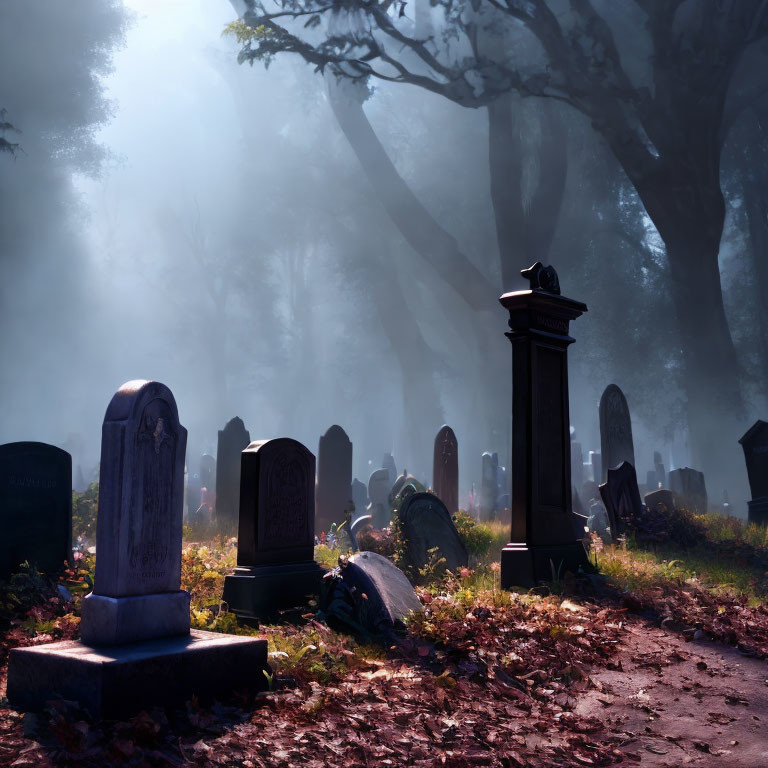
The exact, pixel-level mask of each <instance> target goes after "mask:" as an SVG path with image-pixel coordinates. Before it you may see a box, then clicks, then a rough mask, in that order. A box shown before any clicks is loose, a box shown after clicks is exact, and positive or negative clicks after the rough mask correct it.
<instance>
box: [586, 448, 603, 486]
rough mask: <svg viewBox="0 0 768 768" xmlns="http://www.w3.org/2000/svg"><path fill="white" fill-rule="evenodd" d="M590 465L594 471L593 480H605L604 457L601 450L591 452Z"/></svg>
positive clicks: (594, 481) (598, 482) (591, 478)
mask: <svg viewBox="0 0 768 768" xmlns="http://www.w3.org/2000/svg"><path fill="white" fill-rule="evenodd" d="M589 467H590V470H591V472H592V475H591V477H590V478H589V480H591V481H592V482H593V483H595V484H600V483H602V482H603V479H604V478H603V457H602V455H601V454H600V452H599V451H590V452H589Z"/></svg>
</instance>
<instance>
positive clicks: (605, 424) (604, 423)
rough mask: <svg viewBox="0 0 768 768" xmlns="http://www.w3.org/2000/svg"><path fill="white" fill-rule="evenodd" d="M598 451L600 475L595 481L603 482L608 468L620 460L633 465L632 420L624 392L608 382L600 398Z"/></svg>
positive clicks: (611, 467) (617, 464) (613, 466)
mask: <svg viewBox="0 0 768 768" xmlns="http://www.w3.org/2000/svg"><path fill="white" fill-rule="evenodd" d="M600 453H601V456H602V464H603V469H602V476H601V477H600V479H599V480H598V478H597V477H595V482H603V481H604V480H605V479H606V477H607V473H608V470H609V469H615V468H616V467H618V466H619V465H620V464H622V462H625V461H627V462H629V463H630V464H631V465H632V466H633V467H634V466H635V446H634V443H633V442H632V422H631V420H630V417H629V406H628V405H627V398H626V397H624V393H623V392H622V391H621V390H620V389H619V388H618V387H617V386H616V385H615V384H609V385H608V386H607V387H606V388H605V391H604V392H603V395H602V397H601V398H600Z"/></svg>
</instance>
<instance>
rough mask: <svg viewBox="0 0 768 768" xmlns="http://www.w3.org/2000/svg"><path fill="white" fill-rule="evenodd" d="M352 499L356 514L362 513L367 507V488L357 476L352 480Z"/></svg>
mask: <svg viewBox="0 0 768 768" xmlns="http://www.w3.org/2000/svg"><path fill="white" fill-rule="evenodd" d="M352 501H353V502H354V504H355V511H356V512H357V513H358V514H362V513H363V512H365V510H366V509H367V508H368V488H367V487H366V486H365V483H361V482H360V481H359V480H358V479H357V478H355V479H354V480H353V481H352Z"/></svg>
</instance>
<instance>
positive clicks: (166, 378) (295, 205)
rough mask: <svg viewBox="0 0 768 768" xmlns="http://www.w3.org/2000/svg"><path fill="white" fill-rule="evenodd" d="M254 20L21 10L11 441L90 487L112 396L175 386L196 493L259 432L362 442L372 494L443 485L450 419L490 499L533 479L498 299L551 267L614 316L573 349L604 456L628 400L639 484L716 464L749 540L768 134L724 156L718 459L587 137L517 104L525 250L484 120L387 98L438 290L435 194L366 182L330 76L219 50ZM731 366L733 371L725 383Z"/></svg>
mask: <svg viewBox="0 0 768 768" xmlns="http://www.w3.org/2000/svg"><path fill="white" fill-rule="evenodd" d="M597 5H598V6H600V7H601V8H602V7H603V5H601V4H600V3H598V4H597ZM618 5H619V6H621V5H624V4H618ZM625 5H626V8H627V12H626V13H625V14H622V13H620V12H615V11H614V12H613V15H612V16H611V23H612V24H613V25H614V29H615V34H616V35H617V36H618V37H619V38H620V39H623V40H625V41H626V47H625V48H622V56H623V58H624V60H625V61H626V64H625V66H626V68H627V70H628V71H631V72H632V76H633V77H636V78H637V79H638V80H642V79H643V78H644V77H647V74H646V73H645V58H646V57H647V47H644V46H643V44H642V42H641V41H640V42H638V40H639V36H638V37H637V39H636V38H635V37H634V36H633V34H632V29H633V23H632V18H633V17H632V15H631V12H630V9H631V8H634V4H632V3H626V4H625ZM408 13H409V14H410V10H408ZM432 14H433V19H432V22H433V23H435V22H436V19H435V18H434V11H433V12H432ZM236 20H237V11H236V10H235V8H234V7H233V5H232V4H231V3H230V2H229V1H228V0H125V2H118V1H117V0H76V1H73V2H70V3H67V4H66V5H64V4H61V3H56V2H53V0H33V2H29V0H4V2H3V3H2V5H0V61H2V65H0V108H2V109H3V110H5V112H4V114H5V117H4V120H5V121H7V122H8V123H9V124H10V125H11V126H12V128H9V129H7V130H5V131H4V132H3V133H2V136H4V137H5V139H6V140H7V141H9V142H12V143H13V144H17V145H18V146H17V148H16V149H15V150H14V151H12V152H11V151H6V152H0V270H2V280H0V312H1V313H2V324H1V325H0V345H2V349H3V352H4V354H3V361H4V363H3V366H2V372H1V373H0V398H1V399H2V403H3V407H2V410H1V411H0V442H3V443H5V442H11V441H16V440H39V441H43V442H48V443H52V444H55V445H59V446H61V447H64V448H65V449H66V450H68V451H70V452H71V453H72V455H73V466H80V467H81V468H82V471H83V473H84V474H86V475H87V476H88V475H90V476H92V475H93V472H94V469H95V467H96V465H97V462H98V460H99V451H100V440H101V423H102V420H103V417H104V412H105V409H106V406H107V404H108V402H109V400H110V398H111V396H112V394H113V393H114V392H115V391H116V390H117V389H118V388H119V387H120V385H121V384H122V383H124V382H125V381H128V380H131V379H137V378H143V379H155V380H158V381H161V382H163V383H164V384H166V385H167V386H168V387H170V389H171V390H172V392H173V393H174V395H175V398H176V401H177V403H178V407H179V417H180V420H181V422H182V424H183V425H184V426H186V427H187V429H188V430H189V438H188V449H187V450H188V453H187V463H188V465H189V466H190V469H193V468H194V467H195V465H196V463H197V462H198V461H199V456H200V455H201V454H202V453H204V452H210V453H214V455H215V450H216V439H217V430H219V429H222V428H223V426H224V425H225V423H226V422H227V421H228V420H229V419H230V418H232V417H233V416H240V417H241V418H242V419H243V421H244V422H245V426H246V428H247V429H248V430H249V431H250V435H251V438H252V439H253V440H257V439H266V438H272V437H283V436H285V437H292V438H294V439H296V440H299V441H300V442H302V443H304V444H305V445H306V446H307V447H308V448H309V449H310V450H312V451H313V452H317V446H318V439H319V437H320V435H321V434H323V433H324V432H325V430H326V429H327V428H328V427H329V426H330V425H332V424H339V425H341V426H342V427H343V428H344V429H345V431H346V432H347V434H348V435H349V437H350V439H351V440H352V442H353V445H354V449H353V474H354V476H356V477H357V478H359V479H360V480H362V481H363V482H367V479H368V476H369V475H370V473H371V472H372V471H373V470H375V469H378V468H379V466H380V465H381V461H382V457H383V455H384V453H385V452H392V453H393V455H394V457H395V461H396V463H397V468H398V470H399V471H402V470H403V469H404V468H407V470H408V472H409V473H412V474H414V475H415V476H416V477H417V478H418V479H419V480H422V481H424V482H425V483H426V484H427V485H430V484H431V479H432V446H433V440H434V437H435V435H436V433H437V431H438V430H439V428H440V427H441V425H442V424H444V423H445V424H449V425H451V427H452V428H453V429H454V431H455V433H456V435H457V438H458V443H459V471H460V486H461V487H460V502H461V503H462V504H465V503H466V499H467V495H468V494H469V492H470V490H471V489H472V487H473V484H474V485H477V486H478V487H479V483H480V472H481V458H480V457H481V454H482V452H483V451H491V452H498V454H499V460H500V463H501V464H503V465H505V466H509V464H510V450H511V446H510V437H511V359H512V356H511V349H510V344H509V341H508V340H507V339H506V338H505V337H504V332H505V331H506V330H507V317H506V313H505V312H504V310H503V309H502V308H501V306H500V305H499V303H498V297H499V296H500V295H501V294H502V293H504V292H506V291H512V290H520V289H523V288H524V287H526V283H525V281H524V280H523V279H522V278H521V277H520V276H519V270H520V269H523V268H525V267H528V266H530V264H531V263H533V262H534V261H536V260H541V261H542V262H544V263H545V264H550V263H551V264H552V265H553V266H554V267H555V268H556V269H557V271H558V274H559V278H560V285H561V288H562V292H563V294H564V295H566V296H568V297H571V298H573V299H577V300H579V301H584V302H585V303H586V304H587V306H588V307H589V312H588V313H587V314H586V315H585V316H584V317H582V318H581V319H579V320H578V321H576V322H575V323H574V324H573V327H572V335H573V336H574V338H575V343H574V344H573V345H572V346H571V348H570V351H569V361H570V381H569V384H570V408H571V422H572V424H573V427H574V435H575V439H576V440H578V442H580V443H581V445H582V447H583V450H584V455H585V460H586V457H587V455H588V451H589V450H594V451H599V450H600V433H599V421H598V402H599V400H600V395H601V393H602V391H603V390H604V389H605V387H606V386H607V385H608V384H610V383H615V384H618V385H619V386H620V387H621V388H622V390H623V391H624V393H625V394H626V397H627V400H628V403H629V407H630V411H631V414H632V429H633V434H634V442H635V456H636V460H637V472H638V477H639V478H640V479H641V481H642V478H644V477H645V473H646V471H647V470H651V469H653V452H654V451H659V452H661V454H662V457H663V459H664V462H665V464H666V465H667V469H668V470H669V469H672V468H675V467H683V466H694V467H697V468H700V469H703V470H704V471H705V472H706V473H707V485H708V491H709V497H710V504H711V505H712V506H717V505H718V504H721V503H722V501H723V498H724V497H723V494H724V492H727V494H728V499H729V501H730V504H731V512H732V513H733V514H737V515H739V516H742V517H746V501H747V499H748V498H749V489H748V486H747V478H746V471H745V468H744V461H743V455H742V453H741V448H740V446H739V445H738V443H737V442H736V439H737V438H738V437H740V436H741V435H742V434H743V433H744V432H746V430H747V429H748V428H749V426H751V424H752V423H753V422H754V421H755V420H756V419H757V418H764V419H765V418H766V413H768V386H767V385H766V381H768V346H766V347H765V348H763V346H761V344H762V342H761V340H760V339H761V336H760V333H761V331H760V322H761V319H762V318H764V317H765V316H766V311H767V310H768V296H766V294H765V293H763V292H762V291H761V288H760V283H759V282H758V281H757V280H756V278H755V277H754V275H755V274H756V273H755V268H754V266H753V264H754V261H753V259H762V260H763V261H765V259H766V254H765V252H759V244H758V243H756V242H755V235H754V233H752V234H750V233H751V230H750V222H749V218H748V214H749V186H748V184H747V181H751V182H752V183H753V184H756V185H757V186H758V187H759V186H760V185H761V184H764V183H765V180H766V178H768V173H767V174H766V175H765V176H763V177H760V176H758V177H757V178H756V179H754V178H751V177H750V178H749V179H747V176H748V174H750V173H751V174H752V175H754V174H756V173H758V171H757V170H756V169H758V168H762V167H763V166H761V165H760V163H764V162H765V158H766V154H767V153H766V147H768V134H767V133H766V132H765V125H766V122H765V119H764V115H765V114H766V113H765V112H759V113H758V117H756V118H754V116H753V115H752V114H751V113H750V114H747V113H744V114H743V115H741V116H740V117H739V118H738V119H737V120H736V121H735V122H734V124H733V126H732V127H731V128H730V131H729V133H728V137H727V139H726V140H725V142H724V146H723V153H722V159H721V169H720V180H721V186H722V188H723V194H724V199H725V206H726V219H725V229H724V233H723V236H722V240H721V243H720V252H719V262H720V273H721V283H722V292H723V302H724V306H725V313H726V316H727V322H728V327H729V329H730V333H731V336H732V338H733V343H734V347H735V350H736V353H737V355H738V370H734V371H733V376H734V377H735V379H736V380H737V382H738V388H739V392H740V394H741V397H742V404H741V405H740V407H739V408H738V409H736V410H735V411H734V410H732V409H729V408H728V407H726V406H727V403H723V407H722V410H720V409H717V408H713V409H710V411H709V415H708V418H709V419H710V420H711V425H710V426H709V432H710V433H711V434H717V435H719V436H720V437H719V438H718V439H719V440H722V441H724V442H725V443H726V446H725V448H724V449H723V451H714V450H713V452H712V454H711V455H709V454H706V455H705V454H702V452H701V450H700V448H697V449H696V450H694V446H693V444H692V441H691V437H690V417H689V415H688V414H689V411H688V410H687V407H686V403H687V390H686V388H685V384H686V377H689V376H691V375H698V373H696V374H692V373H691V372H690V371H687V370H686V363H685V359H684V355H683V351H682V349H683V348H682V343H681V340H680V337H679V335H678V333H677V331H676V322H675V317H676V312H677V311H679V307H678V306H677V305H676V301H675V299H674V298H673V296H672V294H671V293H670V291H669V286H670V282H671V277H670V267H669V261H668V258H667V251H666V249H665V245H664V242H663V241H662V238H661V237H660V236H659V234H658V232H657V231H656V228H655V227H654V224H653V222H652V221H651V219H650V218H649V215H648V212H647V210H646V208H645V207H644V204H643V202H642V201H641V200H640V198H639V197H638V194H637V192H636V190H635V189H634V188H633V185H632V184H631V183H630V182H629V181H628V179H627V176H626V174H625V171H624V169H623V168H622V166H621V165H620V163H619V162H618V161H617V159H616V158H615V157H614V156H613V155H612V153H611V151H610V149H609V148H608V147H607V146H606V143H605V141H604V140H603V139H602V138H601V136H599V135H598V133H597V132H596V131H595V129H594V127H593V126H592V124H591V122H590V120H589V119H587V118H586V117H585V116H584V115H583V114H581V113H580V112H578V111H577V110H575V109H573V108H572V107H570V106H568V105H567V104H562V103H558V102H555V101H554V100H551V99H546V98H534V97H529V98H522V97H520V96H518V95H513V96H510V97H509V99H510V106H509V109H510V110H511V113H510V114H512V115H513V118H512V121H511V128H512V133H511V134H510V135H512V136H513V137H514V139H515V141H514V142H513V144H514V147H516V150H515V151H516V154H515V155H514V157H512V158H504V159H503V160H504V162H506V161H507V160H510V162H512V161H515V158H516V161H515V162H516V163H517V165H516V167H517V168H518V172H519V180H518V181H517V182H516V185H515V189H516V194H517V196H518V197H519V199H520V201H521V202H520V206H521V207H520V210H521V211H522V212H523V213H524V214H525V215H526V216H527V218H525V220H524V221H518V220H517V219H515V218H514V217H513V216H512V215H511V214H510V216H509V222H508V223H509V226H510V228H511V229H512V235H511V242H512V246H511V250H509V249H508V250H506V251H505V245H504V242H505V241H504V237H503V236H501V235H500V233H499V230H498V225H499V220H500V219H499V217H498V216H497V217H496V218H495V217H494V204H495V201H494V199H493V198H492V188H493V179H492V174H491V170H490V165H489V153H490V154H491V155H492V151H491V150H492V147H491V146H489V114H488V111H487V110H486V109H485V108H484V107H482V108H481V107H478V108H467V107H466V106H462V105H460V104H458V103H454V102H452V101H450V100H448V99H446V98H443V97H441V96H440V95H439V94H437V93H430V92H428V91H425V90H424V89H422V88H419V87H416V86H415V85H408V84H399V83H388V82H383V81H380V80H379V81H372V82H370V83H369V84H368V86H367V87H368V88H369V90H370V92H369V93H367V94H366V98H365V101H364V112H365V115H366V116H367V120H368V121H369V122H370V125H371V127H372V128H373V130H374V133H375V137H376V138H377V139H378V142H380V144H381V146H382V147H383V149H384V150H385V152H386V156H387V157H388V158H389V160H390V161H391V163H392V164H393V165H394V168H395V170H396V171H397V172H398V174H399V176H400V177H401V179H402V181H403V182H404V183H405V185H406V186H407V188H408V189H410V192H411V193H412V194H413V196H415V198H416V200H417V201H418V202H419V204H420V205H421V206H423V209H424V211H425V213H426V214H428V216H429V217H430V221H431V222H432V223H433V224H434V226H435V227H437V228H439V229H440V231H441V232H443V233H447V235H448V236H449V237H450V238H452V241H450V240H445V242H444V243H443V242H442V241H441V242H440V245H439V248H438V247H437V246H434V248H436V249H438V250H439V252H440V253H439V254H438V255H439V256H440V258H441V259H442V264H443V267H442V268H441V269H440V270H438V269H436V268H435V266H434V264H433V263H430V260H429V249H430V247H432V246H430V245H429V244H427V246H425V247H424V248H422V249H421V250H419V249H418V248H417V247H415V245H414V243H415V242H416V241H417V239H418V237H419V236H420V234H419V233H427V235H425V237H426V238H427V239H429V237H430V235H429V233H430V232H432V231H437V230H436V229H434V230H433V229H430V227H432V226H433V224H429V225H427V224H423V226H422V224H420V223H418V222H416V223H413V222H411V221H410V220H409V219H408V217H416V216H418V217H421V219H420V221H421V222H422V223H423V222H424V220H425V219H424V217H423V216H422V215H421V213H420V210H421V209H419V210H418V211H417V210H416V209H415V208H414V206H413V204H412V203H411V202H410V198H406V197H403V196H400V197H398V195H397V194H395V193H394V192H393V190H394V187H391V188H390V189H389V192H390V193H392V195H393V197H387V196H386V194H385V195H383V194H382V191H381V189H380V188H378V187H377V185H376V184H375V183H373V182H375V178H374V179H372V178H371V173H372V172H373V173H377V171H376V170H375V167H376V166H375V162H373V161H372V162H371V165H370V166H369V167H364V165H363V164H361V162H360V159H359V158H358V156H357V155H356V152H355V151H354V149H353V148H352V146H351V145H350V140H349V138H350V136H352V133H351V132H352V131H354V130H356V128H355V125H358V127H359V124H356V123H354V122H353V114H352V113H351V112H350V122H348V123H346V124H345V123H344V122H343V119H340V112H339V110H340V107H339V103H340V102H339V103H336V104H335V105H334V104H333V103H332V100H331V96H329V79H330V76H326V77H323V76H322V75H321V74H318V73H317V72H315V71H314V68H313V67H312V66H309V65H307V64H306V63H305V62H304V61H302V60H301V59H300V58H299V57H295V56H294V57H288V56H276V57H275V58H274V60H273V61H271V62H270V65H269V68H265V67H264V66H263V65H262V63H260V62H255V63H254V64H253V65H252V66H251V65H249V63H248V62H244V63H242V64H239V63H238V53H239V51H240V50H241V45H240V44H239V43H238V42H237V40H236V39H235V37H234V36H233V35H232V34H224V31H225V28H226V27H227V25H229V24H230V23H232V22H234V21H236ZM522 50H527V49H522ZM537 55H538V54H537V52H536V51H535V50H534V49H533V48H531V53H530V56H531V60H532V61H533V60H535V58H536V56H537ZM744 77H747V75H744ZM739 82H741V81H739ZM331 85H332V87H333V84H331ZM490 119H493V118H492V117H491V118H490ZM553 125H554V126H555V128H552V126H553ZM365 136H367V134H366V135H365ZM365 136H364V135H363V134H359V136H358V137H359V138H360V139H361V141H362V140H363V139H364V138H365ZM558 158H560V159H559V160H558V162H559V166H558V167H559V169H560V170H559V171H558V170H557V169H556V168H551V167H550V165H551V164H553V163H554V162H555V160H557V159H558ZM371 169H374V170H373V171H372V170H371ZM383 172H384V171H382V173H383ZM558 172H561V175H562V179H563V180H562V183H561V184H560V187H559V188H557V186H556V185H555V186H552V187H551V188H550V187H549V186H547V184H548V183H549V181H548V180H550V179H551V176H552V175H557V173H558ZM763 188H764V187H763ZM398 201H399V202H398ZM555 202H556V203H557V204H555ZM398 205H400V206H401V208H398ZM523 225H524V226H525V227H526V229H525V231H523V230H522V229H521V227H522V226H523ZM409 227H411V228H410V229H409ZM419 227H421V228H419ZM539 229H540V230H542V232H539V231H538V230H539ZM417 230H418V231H417ZM434 242H436V241H434V240H433V241H432V243H434ZM452 248H453V249H455V253H454V251H452V250H451V249H452ZM425 253H426V256H425ZM755 253H757V255H755ZM457 254H458V255H457ZM459 256H460V257H461V260H460V259H459ZM469 268H471V269H472V270H475V271H476V272H477V273H478V274H479V275H481V276H482V278H483V280H484V281H485V284H486V285H487V291H486V292H485V293H483V294H482V296H483V298H482V301H481V302H479V306H477V305H476V306H472V305H471V303H470V302H468V301H467V297H466V296H464V295H461V293H460V291H459V290H457V285H456V283H457V281H456V280H455V279H452V277H451V276H452V275H454V276H455V275H457V274H459V273H460V272H461V270H466V269H469ZM458 282H461V281H460V280H459V281H458ZM459 287H460V286H459ZM762 322H765V321H764V320H762ZM711 364H712V373H713V375H715V374H716V373H717V372H718V369H719V368H720V367H721V365H722V362H721V361H720V360H719V359H718V358H717V355H715V354H713V359H712V363H711ZM723 452H725V454H726V456H727V458H726V459H723Z"/></svg>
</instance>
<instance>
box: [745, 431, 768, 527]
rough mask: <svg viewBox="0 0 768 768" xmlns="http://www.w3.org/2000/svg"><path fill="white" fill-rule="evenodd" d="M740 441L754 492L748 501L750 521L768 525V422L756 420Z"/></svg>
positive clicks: (751, 488) (750, 487)
mask: <svg viewBox="0 0 768 768" xmlns="http://www.w3.org/2000/svg"><path fill="white" fill-rule="evenodd" d="M739 443H741V447H742V448H743V449H744V458H745V460H746V462H747V478H748V479H749V489H750V491H751V492H752V501H750V502H749V503H748V508H749V522H750V523H757V524H758V525H768V423H766V422H765V421H760V420H758V421H756V422H755V423H754V424H753V425H752V426H751V427H750V429H749V430H748V431H747V433H746V434H745V435H744V437H742V438H741V440H739Z"/></svg>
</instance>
